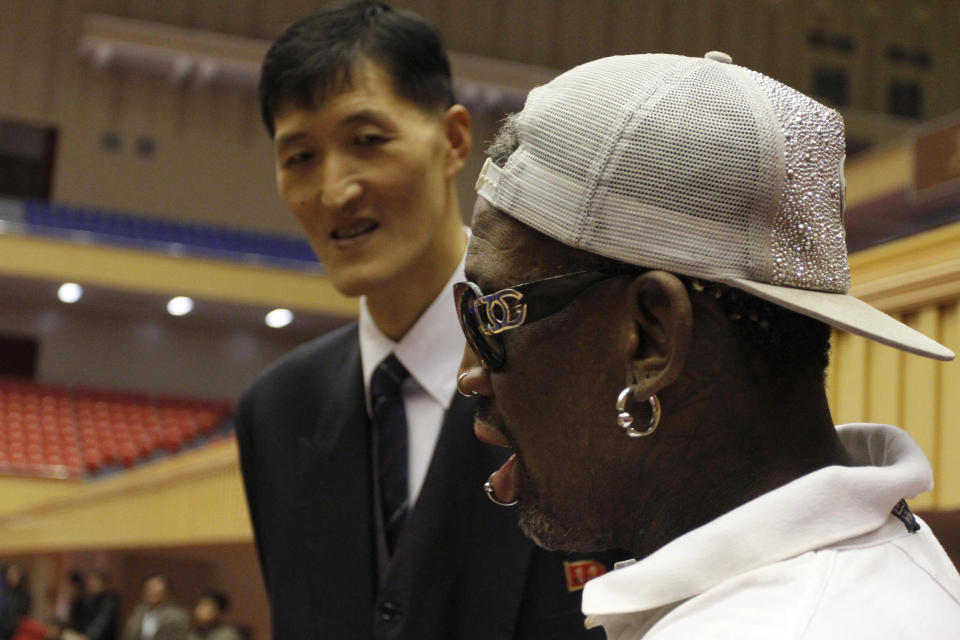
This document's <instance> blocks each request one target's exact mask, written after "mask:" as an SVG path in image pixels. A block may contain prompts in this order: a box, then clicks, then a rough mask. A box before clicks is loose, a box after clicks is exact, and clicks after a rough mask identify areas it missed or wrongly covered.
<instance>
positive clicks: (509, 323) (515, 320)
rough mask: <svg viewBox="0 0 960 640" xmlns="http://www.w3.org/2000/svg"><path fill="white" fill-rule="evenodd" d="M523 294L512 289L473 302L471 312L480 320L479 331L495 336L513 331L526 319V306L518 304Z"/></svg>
mask: <svg viewBox="0 0 960 640" xmlns="http://www.w3.org/2000/svg"><path fill="white" fill-rule="evenodd" d="M522 299H523V294H522V293H520V292H519V291H516V290H514V289H504V290H502V291H497V292H496V293H491V294H490V295H488V296H483V297H482V298H477V299H476V300H475V301H474V302H473V305H472V306H473V311H474V313H475V314H476V316H477V319H478V320H480V322H479V323H478V324H479V326H480V330H481V331H482V332H483V333H485V334H487V335H491V336H492V335H495V334H498V333H502V332H504V331H507V330H509V329H515V328H516V327H519V326H520V325H522V324H523V321H524V320H526V319H527V305H526V304H525V303H522V302H520V300H522Z"/></svg>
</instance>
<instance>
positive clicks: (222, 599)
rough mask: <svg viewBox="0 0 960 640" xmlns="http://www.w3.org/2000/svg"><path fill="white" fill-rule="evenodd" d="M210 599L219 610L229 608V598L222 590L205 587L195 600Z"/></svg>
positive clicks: (222, 610)
mask: <svg viewBox="0 0 960 640" xmlns="http://www.w3.org/2000/svg"><path fill="white" fill-rule="evenodd" d="M204 599H206V600H210V601H211V602H213V604H215V605H217V609H219V610H220V611H221V612H225V611H227V609H229V608H230V598H229V597H228V596H227V594H225V593H224V592H222V591H217V590H216V589H207V590H206V591H204V592H203V593H201V594H200V597H199V598H197V600H204Z"/></svg>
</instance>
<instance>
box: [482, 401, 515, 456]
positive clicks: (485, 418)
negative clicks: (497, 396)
mask: <svg viewBox="0 0 960 640" xmlns="http://www.w3.org/2000/svg"><path fill="white" fill-rule="evenodd" d="M473 417H474V418H475V419H476V420H479V421H480V422H482V423H484V424H486V425H489V426H491V427H493V428H494V429H496V430H497V431H499V432H500V433H502V434H503V435H504V437H505V438H506V439H507V441H508V442H509V443H510V444H511V446H512V445H513V436H512V435H511V433H510V429H509V428H507V422H506V420H504V419H503V417H502V416H501V415H500V414H499V413H497V412H496V411H494V409H493V401H491V400H490V398H487V397H484V396H481V397H480V398H479V399H478V401H477V406H476V408H475V409H474V410H473Z"/></svg>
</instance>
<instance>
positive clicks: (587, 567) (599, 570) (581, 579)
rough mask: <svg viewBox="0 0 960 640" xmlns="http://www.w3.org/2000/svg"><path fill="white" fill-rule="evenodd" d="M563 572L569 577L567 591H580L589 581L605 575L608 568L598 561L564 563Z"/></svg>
mask: <svg viewBox="0 0 960 640" xmlns="http://www.w3.org/2000/svg"><path fill="white" fill-rule="evenodd" d="M563 572H564V574H566V576H567V591H580V589H583V585H585V584H587V581H588V580H592V579H593V578H596V577H597V576H602V575H603V574H605V573H606V572H607V567H605V566H604V564H603V563H602V562H597V561H596V560H577V561H576V562H566V561H564V563H563Z"/></svg>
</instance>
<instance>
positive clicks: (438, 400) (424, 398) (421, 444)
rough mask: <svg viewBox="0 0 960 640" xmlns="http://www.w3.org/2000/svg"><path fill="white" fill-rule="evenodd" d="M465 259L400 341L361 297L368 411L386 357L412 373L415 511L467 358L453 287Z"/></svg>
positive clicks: (406, 390)
mask: <svg viewBox="0 0 960 640" xmlns="http://www.w3.org/2000/svg"><path fill="white" fill-rule="evenodd" d="M467 237H468V238H469V232H468V236H467ZM465 257H466V254H464V258H465ZM464 258H461V259H460V264H459V265H458V266H457V268H456V270H455V271H454V272H453V273H452V274H451V275H450V279H449V280H448V281H447V284H445V285H444V286H443V289H442V290H441V291H440V295H438V296H437V297H436V299H435V300H434V301H433V302H432V303H431V304H430V306H429V307H427V310H426V311H424V312H423V315H421V316H420V318H419V319H417V321H416V323H415V324H414V325H413V326H412V327H411V328H410V330H409V331H407V333H406V334H405V335H404V336H403V337H402V338H400V340H399V341H398V342H394V341H393V340H391V339H390V338H388V337H387V336H386V335H384V333H383V332H382V331H380V329H379V328H378V327H377V325H376V323H375V322H374V321H373V318H372V317H371V316H370V310H369V309H368V308H367V301H366V298H365V297H363V298H361V299H360V329H359V331H360V361H361V364H362V366H363V388H364V396H365V397H366V401H367V415H372V412H371V410H370V379H371V378H372V377H373V372H374V370H376V368H377V366H378V365H379V364H380V363H381V362H383V360H384V358H386V357H387V356H388V355H390V354H391V353H395V354H396V355H397V359H398V360H399V361H400V363H401V364H402V365H403V366H404V367H406V369H407V371H409V372H410V377H409V378H408V379H407V380H406V381H405V382H404V383H403V387H402V390H403V405H404V409H405V410H406V413H407V451H408V467H407V472H408V480H409V485H408V489H409V494H408V495H409V496H410V508H411V509H412V508H413V505H414V503H415V502H416V501H417V496H418V495H420V488H421V487H422V486H423V480H424V478H425V477H426V475H427V469H428V468H429V466H430V460H431V459H432V458H433V449H434V446H435V445H436V444H437V438H438V437H439V435H440V427H441V426H443V418H444V415H445V414H446V411H447V409H449V408H450V402H451V400H452V399H453V394H454V393H455V392H456V389H457V368H458V367H459V366H460V358H461V357H462V356H463V347H464V342H465V338H464V337H463V331H461V330H460V322H459V320H457V314H456V312H455V310H454V308H453V285H454V283H456V282H460V281H462V280H464V279H465V276H464V275H463V263H464Z"/></svg>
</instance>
